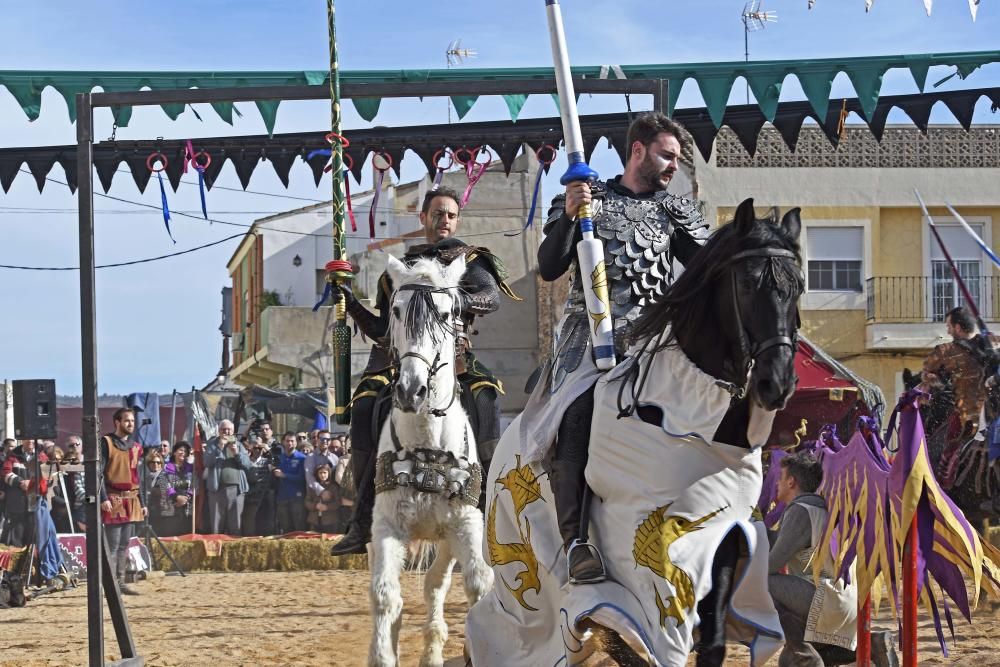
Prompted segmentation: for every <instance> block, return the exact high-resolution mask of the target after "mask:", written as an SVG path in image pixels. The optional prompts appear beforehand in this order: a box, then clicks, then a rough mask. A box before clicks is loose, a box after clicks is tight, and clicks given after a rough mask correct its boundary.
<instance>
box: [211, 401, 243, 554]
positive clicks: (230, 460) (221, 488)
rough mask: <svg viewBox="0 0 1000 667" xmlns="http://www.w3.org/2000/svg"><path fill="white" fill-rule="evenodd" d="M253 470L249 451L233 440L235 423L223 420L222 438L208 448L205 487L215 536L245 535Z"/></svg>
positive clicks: (212, 530) (214, 440) (221, 424)
mask: <svg viewBox="0 0 1000 667" xmlns="http://www.w3.org/2000/svg"><path fill="white" fill-rule="evenodd" d="M251 466H252V464H251V463H250V456H249V455H248V454H247V450H246V448H245V447H243V445H242V444H240V441H239V440H237V439H236V438H235V437H234V436H233V423H232V422H231V421H229V420H228V419H223V420H222V421H221V422H219V435H218V436H216V437H214V438H212V439H211V440H209V441H208V446H206V447H205V487H206V488H207V489H208V520H209V524H210V526H211V532H212V533H223V532H225V534H226V535H242V532H241V528H242V526H241V519H240V518H241V516H242V514H243V503H244V501H245V499H246V493H247V491H249V490H250V483H249V482H248V481H247V470H250V467H251Z"/></svg>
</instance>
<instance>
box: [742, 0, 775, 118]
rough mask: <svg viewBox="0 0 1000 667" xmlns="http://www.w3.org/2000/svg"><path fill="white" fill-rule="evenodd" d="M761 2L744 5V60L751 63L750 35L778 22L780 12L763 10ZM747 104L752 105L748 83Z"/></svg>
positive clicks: (752, 0) (756, 1) (751, 0)
mask: <svg viewBox="0 0 1000 667" xmlns="http://www.w3.org/2000/svg"><path fill="white" fill-rule="evenodd" d="M760 4H761V0H750V1H749V2H747V4H745V5H743V14H742V18H743V58H744V60H745V61H746V62H750V33H752V32H757V31H758V30H763V29H764V28H766V27H767V24H768V23H777V22H778V12H774V11H766V10H764V9H761V6H760ZM747 104H750V84H749V83H747Z"/></svg>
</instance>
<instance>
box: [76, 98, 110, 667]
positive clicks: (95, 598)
mask: <svg viewBox="0 0 1000 667" xmlns="http://www.w3.org/2000/svg"><path fill="white" fill-rule="evenodd" d="M76 140H77V147H76V175H77V186H76V187H77V192H76V195H77V201H78V202H79V203H78V206H79V214H80V238H79V242H80V345H81V359H80V361H81V363H82V365H83V371H82V372H83V426H82V437H83V468H84V484H85V486H86V497H85V500H84V514H85V516H86V522H87V640H88V647H89V651H88V656H89V664H90V667H100V666H101V665H103V664H104V598H103V594H104V586H103V585H102V576H101V575H102V569H103V568H102V567H101V566H102V563H103V562H104V553H103V548H104V525H103V524H102V523H101V513H100V511H99V507H100V480H99V479H98V475H99V472H100V449H99V448H98V446H97V442H98V429H99V428H100V427H99V424H98V421H97V336H96V328H97V302H96V297H97V295H96V289H95V287H96V286H95V283H96V280H95V270H94V183H93V173H94V168H93V164H94V115H93V107H92V106H91V105H90V93H77V96H76Z"/></svg>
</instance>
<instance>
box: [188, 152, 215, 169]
mask: <svg viewBox="0 0 1000 667" xmlns="http://www.w3.org/2000/svg"><path fill="white" fill-rule="evenodd" d="M200 156H204V158H205V164H201V163H200V162H198V158H199V157H200ZM210 164H212V156H211V155H209V154H208V153H206V152H205V151H198V152H197V153H195V154H194V155H192V156H191V166H193V167H194V168H195V169H208V166H209V165H210Z"/></svg>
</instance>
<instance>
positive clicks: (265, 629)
mask: <svg viewBox="0 0 1000 667" xmlns="http://www.w3.org/2000/svg"><path fill="white" fill-rule="evenodd" d="M137 587H138V588H139V589H140V590H141V591H142V593H143V594H142V596H140V597H128V598H125V601H126V606H127V609H128V613H129V620H130V622H131V626H132V632H133V635H134V637H135V642H136V646H137V647H138V649H139V653H140V654H141V655H143V656H144V657H145V658H146V664H147V665H156V666H175V665H176V666H184V667H191V666H192V665H193V666H201V665H211V666H213V667H221V666H223V665H225V666H229V665H253V666H254V667H258V666H264V665H310V666H311V665H317V666H319V665H323V666H329V665H338V666H339V665H344V666H354V665H364V664H365V661H366V656H367V652H368V640H369V637H370V633H371V627H370V620H369V617H368V593H367V589H368V572H367V571H349V570H348V571H343V570H340V571H327V572H264V573H247V574H215V573H197V574H191V575H188V577H186V578H181V577H165V578H159V579H153V580H150V581H146V582H141V583H139V584H137ZM403 595H404V600H405V608H404V612H403V613H404V617H403V629H402V635H401V645H402V651H403V663H402V664H403V665H404V666H405V667H410V666H411V665H416V664H417V661H418V659H419V655H420V650H421V648H422V645H423V643H422V642H423V640H422V637H421V633H420V627H421V623H422V620H423V614H424V605H423V597H422V594H421V582H420V579H419V577H418V576H417V575H415V574H410V573H407V574H405V575H404V580H403ZM86 604H87V598H86V589H85V588H84V587H80V588H78V589H75V590H71V591H68V592H65V593H58V594H53V595H49V596H46V597H42V598H39V599H38V600H35V601H33V602H29V603H28V606H27V607H24V608H22V609H3V610H0V666H3V667H8V666H9V667H15V666H16V667H41V666H43V665H44V666H45V667H50V666H55V665H59V666H63V665H67V666H70V665H72V666H78V665H84V664H86V661H87V631H86ZM987 607H988V605H987ZM445 611H446V614H447V620H448V625H449V629H450V635H449V638H448V644H447V648H446V653H445V655H446V656H447V657H448V658H449V660H448V663H447V667H462V665H463V664H464V663H463V660H462V658H461V655H462V644H463V641H464V639H465V631H464V626H463V622H464V617H465V611H466V604H465V599H464V594H463V592H462V584H461V576H460V575H456V576H455V578H454V580H453V582H452V588H451V592H450V593H449V595H448V600H447V604H446V607H445ZM974 621H975V623H974V624H973V625H971V626H970V625H968V624H966V623H965V622H964V621H962V622H961V623H960V624H958V625H957V626H956V631H957V632H956V641H955V642H954V644H953V646H952V647H951V657H950V658H944V657H943V656H941V654H940V652H938V651H937V650H936V645H937V642H936V640H935V639H934V634H933V629H932V628H931V627H930V625H929V624H928V623H922V624H921V649H922V650H921V656H920V661H919V664H920V665H974V666H975V667H991V666H997V667H1000V620H998V619H997V618H996V617H995V616H994V615H993V614H992V613H990V612H988V611H985V610H984V611H981V612H979V613H978V614H977V615H976V616H975V617H974ZM104 632H105V640H106V641H105V649H106V653H107V658H108V659H109V660H113V659H116V658H117V657H118V655H117V652H116V650H117V644H116V643H115V638H114V630H113V629H112V627H111V624H110V621H109V620H108V621H107V622H106V623H105V630H104ZM43 646H44V647H45V648H42V647H43ZM747 663H748V654H747V652H746V651H745V650H744V649H743V648H742V647H739V646H736V647H733V649H732V651H731V652H730V658H729V659H728V660H727V662H726V664H727V665H734V666H735V665H746V664H747ZM776 663H777V661H776V660H772V661H771V662H770V663H769V664H770V665H772V666H773V665H775V664H776ZM597 664H600V665H604V664H609V663H606V662H604V661H598V660H592V661H591V665H597ZM690 664H693V662H692V663H690ZM526 667H528V666H526Z"/></svg>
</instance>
